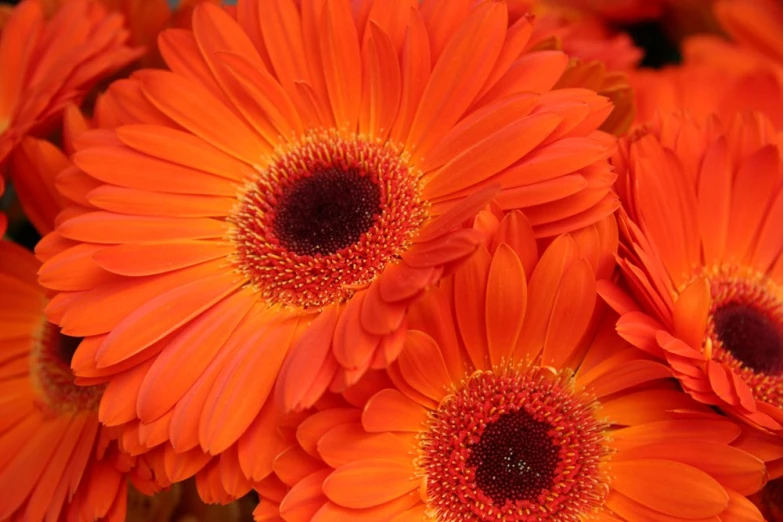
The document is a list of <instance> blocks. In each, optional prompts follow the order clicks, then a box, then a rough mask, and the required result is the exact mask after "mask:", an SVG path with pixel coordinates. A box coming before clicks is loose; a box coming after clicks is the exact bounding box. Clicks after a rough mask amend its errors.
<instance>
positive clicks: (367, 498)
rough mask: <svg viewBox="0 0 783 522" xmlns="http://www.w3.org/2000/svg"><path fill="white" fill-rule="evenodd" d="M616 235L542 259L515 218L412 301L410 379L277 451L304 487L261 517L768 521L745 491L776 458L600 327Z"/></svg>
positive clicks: (396, 378) (565, 242) (303, 428)
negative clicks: (601, 273)
mask: <svg viewBox="0 0 783 522" xmlns="http://www.w3.org/2000/svg"><path fill="white" fill-rule="evenodd" d="M485 217H486V216H485ZM610 230H611V225H607V228H606V229H603V232H604V234H605V233H606V232H608V231H610ZM604 234H602V233H601V230H599V229H598V228H593V229H592V230H590V231H588V232H586V235H580V236H579V237H575V238H571V237H569V236H561V237H559V238H557V239H555V240H554V241H553V242H552V243H551V244H550V246H549V247H548V248H547V249H546V251H545V252H544V253H543V255H542V256H541V258H540V259H537V257H538V256H537V255H536V248H535V242H534V240H533V237H532V234H530V226H529V224H528V223H526V221H525V218H524V216H522V215H521V214H519V213H512V214H510V215H507V216H506V217H505V218H503V219H502V220H501V221H500V223H499V224H498V228H497V234H496V235H495V236H494V237H493V240H492V241H491V244H490V247H489V249H485V248H484V247H482V248H481V249H479V250H478V251H477V253H476V254H475V256H474V257H472V258H471V260H470V261H468V263H466V264H465V265H463V267H462V268H460V270H458V271H457V272H456V273H455V275H454V276H453V279H450V280H447V281H444V282H443V283H442V284H441V286H440V288H439V289H438V290H435V291H433V292H431V293H429V294H428V295H427V297H426V298H425V299H423V300H422V301H420V302H418V303H417V304H416V305H415V306H414V308H413V309H412V311H411V330H409V331H408V333H407V335H406V342H405V349H404V350H403V352H402V354H401V355H400V357H399V359H398V360H397V361H396V362H395V363H394V364H393V365H391V366H390V368H389V370H388V377H389V378H390V379H391V381H392V382H393V386H391V387H383V386H381V388H382V389H381V390H380V391H375V389H374V388H375V387H374V386H372V385H369V383H363V385H362V387H361V388H362V389H361V390H360V391H358V392H357V393H352V392H351V399H352V400H353V401H355V400H356V398H357V397H362V398H363V399H362V400H361V401H360V402H359V404H358V406H356V407H353V406H352V405H339V404H337V405H335V406H333V407H331V408H324V409H322V410H320V411H317V412H313V413H311V414H310V415H309V416H308V417H306V418H305V419H304V420H303V421H301V422H300V423H299V424H298V427H297V429H296V432H295V438H294V437H290V438H288V439H287V442H288V445H287V447H285V449H284V450H283V451H282V452H279V453H277V456H276V457H275V458H274V460H273V467H274V469H275V472H276V475H277V477H278V478H279V481H280V482H282V483H283V484H285V485H287V486H289V487H290V491H288V492H287V493H286V494H285V495H284V496H283V497H282V498H280V497H279V494H277V492H276V491H275V490H272V492H271V493H270V492H268V491H267V490H260V491H259V494H260V495H261V497H262V500H261V504H260V505H259V507H258V509H257V511H256V520H283V521H287V522H293V521H300V520H311V521H314V522H316V521H317V522H326V521H332V520H334V521H336V520H395V521H403V520H404V521H412V522H413V521H416V522H418V521H422V522H424V521H433V522H435V521H437V522H454V521H462V520H465V521H467V520H470V521H477V522H480V521H487V522H489V521H497V520H503V521H508V522H513V521H519V522H521V521H525V522H538V521H551V522H558V521H573V520H593V519H595V520H606V521H616V522H619V521H628V522H639V521H642V520H663V519H665V520H671V521H685V520H691V519H693V517H695V516H698V517H699V518H701V519H705V518H709V517H718V516H721V517H722V516H727V517H729V516H730V515H731V513H733V512H734V511H735V510H739V511H742V512H743V513H745V516H746V520H749V521H750V520H754V521H759V522H760V521H761V520H762V517H761V515H760V514H759V513H758V511H757V510H756V509H755V508H754V507H753V506H752V505H751V504H750V503H749V502H748V501H747V499H745V498H744V497H743V495H745V494H750V493H753V492H755V491H757V490H758V489H759V488H760V487H761V486H762V485H763V484H764V482H765V472H764V463H763V462H762V461H761V460H759V459H758V458H756V457H754V456H753V455H752V454H750V453H748V452H746V451H744V450H742V449H740V448H737V447H734V446H732V443H733V442H734V441H735V440H736V439H737V438H738V437H739V436H740V434H741V430H740V428H739V427H738V426H736V425H735V424H734V423H732V422H731V421H729V420H727V419H725V418H723V417H720V416H718V415H717V414H715V413H712V412H710V410H709V409H708V408H706V407H704V406H701V405H699V404H698V403H696V402H695V401H693V400H692V399H690V398H689V397H688V396H687V395H686V394H684V393H682V392H680V391H677V390H675V389H673V388H672V387H671V386H670V385H669V383H668V382H667V380H668V379H667V377H669V376H670V372H669V370H668V369H667V368H666V367H665V366H664V365H662V364H660V363H658V362H655V361H653V360H650V359H649V358H647V357H646V356H645V355H644V354H643V353H642V352H640V351H638V350H635V349H634V348H632V347H630V346H628V345H627V344H625V343H623V342H622V341H621V340H620V339H619V338H618V337H617V335H616V333H615V332H614V329H613V320H609V321H606V320H605V321H603V322H602V323H601V324H600V325H599V327H598V329H597V332H596V333H595V335H590V329H588V326H589V325H590V324H591V322H592V321H591V320H592V319H593V304H594V303H595V300H596V294H595V278H594V277H595V276H594V270H595V268H596V267H597V266H600V265H599V263H598V262H597V261H596V259H602V258H603V257H604V255H605V254H606V253H611V252H612V250H613V249H612V247H613V246H616V243H615V244H614V245H613V244H612V241H605V242H602V241H600V239H601V238H602V237H603V238H604V239H606V237H604ZM607 237H612V235H611V234H608V236H607ZM614 237H615V238H616V236H614ZM596 240H598V241H597V242H596ZM506 241H509V242H510V243H507V242H506ZM598 245H601V246H598ZM607 318H609V317H607ZM609 319H611V318H609ZM376 387H377V386H376ZM349 392H350V389H349ZM651 484H654V485H655V487H651ZM728 519H729V518H727V520H728Z"/></svg>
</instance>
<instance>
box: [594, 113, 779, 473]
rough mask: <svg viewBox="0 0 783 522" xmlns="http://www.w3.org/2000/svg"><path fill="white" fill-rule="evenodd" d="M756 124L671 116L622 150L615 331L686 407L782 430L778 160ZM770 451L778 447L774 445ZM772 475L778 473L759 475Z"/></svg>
mask: <svg viewBox="0 0 783 522" xmlns="http://www.w3.org/2000/svg"><path fill="white" fill-rule="evenodd" d="M779 139H780V138H779V135H776V133H775V131H774V129H773V128H772V126H771V124H770V122H769V120H767V119H766V118H765V117H763V116H761V115H752V116H746V117H738V118H736V119H735V120H734V121H733V122H732V123H731V124H729V125H727V126H726V127H725V128H724V127H723V126H721V124H720V122H719V121H717V120H716V119H713V120H710V121H709V122H707V123H705V124H699V123H695V122H693V121H692V120H689V119H687V118H684V117H680V116H668V117H665V118H662V119H661V120H660V121H657V122H656V124H655V125H652V126H651V127H650V128H649V129H648V130H647V132H642V133H640V135H639V136H635V137H632V138H629V139H627V140H625V141H624V143H623V146H622V147H621V151H622V153H621V154H619V155H618V157H617V161H616V163H617V166H618V171H619V173H620V175H621V178H620V182H619V187H620V189H621V191H622V193H623V194H622V196H623V198H624V208H625V210H626V212H627V219H626V220H625V227H624V229H625V237H626V240H627V248H626V249H625V250H623V255H622V260H621V266H622V268H623V273H624V275H625V278H626V281H627V283H628V285H629V286H630V288H631V289H632V290H633V292H634V295H636V297H637V299H638V303H639V305H637V304H634V303H632V302H631V301H630V300H629V299H628V298H627V297H624V296H623V294H622V292H621V291H619V289H617V288H615V287H613V286H611V285H608V284H607V285H606V286H605V287H604V291H603V294H604V296H605V297H606V298H607V299H608V300H609V302H610V303H611V304H612V305H613V306H614V308H615V309H616V310H618V311H619V312H621V314H622V317H621V318H620V321H619V322H618V324H617V328H618V330H619V332H620V334H621V335H622V336H623V337H625V338H626V339H628V340H629V341H630V342H631V343H633V344H635V345H636V346H638V347H639V348H642V349H643V350H646V351H647V352H649V353H650V354H653V355H655V356H657V357H659V358H661V359H663V360H665V361H666V362H667V363H668V364H669V365H670V367H671V368H672V371H673V372H674V374H675V376H676V377H677V378H678V379H679V380H680V383H681V384H682V386H683V388H684V389H685V390H686V391H687V392H688V393H690V394H691V395H692V396H693V397H694V398H696V399H697V400H699V401H701V402H704V403H706V404H711V405H715V406H719V407H720V408H721V409H722V410H723V411H724V412H726V413H728V414H730V415H732V416H736V417H739V418H742V419H744V420H745V421H747V422H749V423H751V424H752V425H755V426H759V427H761V428H764V429H768V430H772V431H775V432H778V433H783V235H781V234H780V223H781V219H783V159H781V149H780V145H781V144H780V141H779ZM779 444H781V442H779ZM770 473H771V474H773V475H779V474H781V473H783V466H781V465H780V463H778V465H777V466H775V467H774V468H771V469H770Z"/></svg>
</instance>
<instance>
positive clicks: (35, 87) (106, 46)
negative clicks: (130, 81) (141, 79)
mask: <svg viewBox="0 0 783 522" xmlns="http://www.w3.org/2000/svg"><path fill="white" fill-rule="evenodd" d="M121 27H122V17H121V16H119V15H111V14H107V13H106V11H105V10H104V9H103V8H102V7H101V6H100V5H97V4H95V3H93V2H91V1H89V0H74V1H71V2H68V3H67V4H66V5H64V6H63V7H62V8H61V9H60V10H58V11H57V13H56V14H55V16H54V17H53V18H52V19H51V20H48V21H46V20H44V13H43V9H42V6H41V3H40V2H39V1H38V0H24V1H22V2H21V3H20V4H19V5H18V6H17V7H16V8H15V9H14V11H13V13H12V14H11V17H10V19H9V20H8V21H7V22H6V25H5V27H4V28H3V31H2V35H0V78H2V80H1V81H0V167H2V165H3V163H4V161H5V159H6V158H7V156H8V154H9V153H10V152H11V150H12V149H13V148H14V146H15V145H16V144H17V143H18V142H19V140H21V139H22V137H23V136H25V135H27V134H36V135H41V134H45V133H47V132H49V131H51V130H53V129H54V128H55V127H56V124H57V123H58V121H57V120H58V118H59V116H60V113H61V111H62V109H63V107H64V106H65V105H66V104H67V103H69V102H71V101H76V102H79V101H80V100H81V98H82V97H83V96H84V95H85V94H86V93H87V91H88V90H89V89H90V88H91V87H92V86H94V85H95V84H96V82H98V81H99V80H100V79H102V78H104V77H105V76H107V75H109V74H111V73H113V72H115V71H117V70H118V69H120V68H122V67H123V66H125V65H127V64H128V63H130V62H132V61H133V60H135V59H136V58H138V56H139V55H140V50H136V49H131V48H130V47H128V46H127V45H126V40H127V37H128V34H127V32H126V31H123V30H122V29H121Z"/></svg>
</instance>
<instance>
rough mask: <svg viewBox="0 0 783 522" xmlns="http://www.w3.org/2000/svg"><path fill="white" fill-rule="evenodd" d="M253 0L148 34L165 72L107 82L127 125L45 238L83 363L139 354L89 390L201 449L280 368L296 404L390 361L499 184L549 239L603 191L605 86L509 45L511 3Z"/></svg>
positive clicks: (502, 198)
mask: <svg viewBox="0 0 783 522" xmlns="http://www.w3.org/2000/svg"><path fill="white" fill-rule="evenodd" d="M261 5H262V4H261V3H260V2H258V1H252V0H248V1H240V2H239V4H238V6H237V9H236V16H237V19H236V20H235V19H234V18H232V17H231V16H230V14H227V13H226V12H225V11H223V10H221V9H219V8H217V7H215V6H212V5H207V4H205V5H200V6H199V7H197V8H196V9H195V11H194V18H193V32H192V33H191V32H188V31H185V30H170V31H167V32H165V33H164V34H163V36H162V38H161V50H162V53H163V55H164V58H165V59H166V60H167V62H168V64H169V66H170V67H171V68H172V72H163V71H142V72H139V73H137V74H136V75H135V76H134V77H133V78H132V79H130V80H126V81H124V82H122V91H123V92H122V93H121V94H122V96H124V97H125V98H124V99H126V100H131V99H132V100H134V101H133V103H122V104H120V105H121V106H122V109H123V110H124V111H125V112H126V113H128V112H135V113H136V115H137V116H136V117H137V120H136V121H139V122H141V123H140V124H135V125H123V126H120V127H118V128H116V129H115V130H112V131H107V130H98V131H89V132H86V133H84V134H83V135H82V137H80V139H79V140H78V141H79V144H77V148H78V149H79V150H78V151H77V152H76V154H74V156H73V162H74V164H75V165H76V167H78V169H81V172H80V171H71V172H68V173H67V174H64V175H62V176H60V178H58V182H60V180H63V181H62V183H65V180H66V179H67V180H69V184H68V187H69V190H71V191H70V192H69V197H70V199H72V200H74V201H77V202H78V203H79V206H78V207H71V208H69V209H66V211H65V215H64V217H62V219H61V220H60V222H59V223H58V227H57V230H56V232H55V233H54V234H52V235H50V236H48V237H47V238H46V239H44V241H43V245H42V247H41V249H39V252H41V253H42V255H43V256H44V257H47V258H48V259H47V261H46V263H45V264H44V267H43V268H42V270H41V273H40V280H41V282H42V284H44V285H45V286H47V287H49V288H50V289H52V290H56V291H58V295H56V296H55V297H54V298H53V299H52V302H51V304H50V306H49V307H48V310H47V311H48V313H49V316H50V317H51V318H52V320H54V321H56V322H57V323H58V324H60V325H61V326H62V327H63V331H64V332H65V333H67V334H68V335H74V336H80V337H84V338H85V340H84V341H83V342H82V344H81V345H80V347H79V349H78V350H77V352H76V354H75V356H74V362H73V367H74V369H75V371H76V373H77V375H80V376H84V377H88V376H89V377H91V378H96V379H98V378H102V379H104V380H109V381H112V382H115V381H121V382H126V381H124V380H122V378H123V377H124V376H128V375H129V374H130V373H129V372H131V371H133V372H136V373H134V375H135V376H136V377H137V378H138V381H134V382H138V383H139V388H138V393H136V392H135V391H133V392H129V393H125V394H123V393H122V392H121V391H120V390H121V389H122V387H121V386H120V385H119V384H118V385H117V389H118V393H117V394H116V395H115V396H114V397H113V399H112V400H111V402H108V401H107V399H106V396H104V402H103V403H102V410H105V411H106V412H107V414H109V412H110V411H111V410H112V409H113V408H119V409H122V410H123V411H125V409H126V405H127V404H134V403H135V409H132V411H133V412H137V414H138V416H139V419H140V421H141V422H142V423H145V424H149V423H153V422H156V421H157V420H159V419H162V418H164V417H166V416H167V415H171V416H172V418H171V426H170V429H169V434H170V435H171V437H172V438H173V439H175V438H177V437H180V436H182V437H184V438H187V439H188V440H190V441H192V439H193V438H194V437H196V438H197V439H198V441H199V444H200V446H201V448H202V449H203V450H205V451H207V452H209V453H211V454H217V453H220V452H222V451H224V450H226V449H227V448H229V447H231V445H232V444H234V443H235V442H239V444H240V448H241V447H242V446H241V445H242V444H243V442H242V437H243V434H245V433H246V431H247V430H248V428H249V426H251V424H252V423H253V422H254V419H256V418H257V416H258V414H259V412H260V411H261V409H262V407H263V406H264V404H265V403H266V402H267V398H268V397H269V395H270V392H271V391H272V388H273V387H274V386H275V382H276V380H277V377H278V373H281V374H282V378H281V379H280V380H279V382H278V384H277V392H278V395H279V398H280V400H281V401H282V404H283V405H284V406H285V408H287V409H290V408H295V407H302V406H308V405H310V404H313V403H314V402H315V401H316V400H317V399H318V397H319V396H321V395H322V394H323V392H324V391H325V390H327V389H328V388H330V387H331V388H333V389H335V390H340V389H343V388H345V387H346V386H347V385H349V384H351V383H353V382H356V381H357V380H358V379H359V378H360V377H361V375H363V374H364V373H365V372H366V371H368V369H371V368H381V367H384V366H386V365H388V364H389V363H390V362H391V361H392V360H394V359H395V358H396V357H397V355H398V353H399V351H400V350H401V349H402V344H403V340H404V333H405V330H406V328H407V327H406V321H407V320H406V313H407V309H408V307H409V305H410V304H411V303H412V302H413V301H415V300H416V299H418V298H419V297H420V296H421V295H422V294H423V292H424V291H425V290H426V289H427V288H428V287H429V286H430V285H432V284H433V283H435V282H436V281H438V280H439V279H440V278H441V277H442V276H443V275H444V274H447V273H449V272H450V271H452V270H453V268H454V266H456V264H457V263H460V262H462V260H464V259H465V258H466V257H468V256H469V255H470V254H471V253H472V252H473V251H474V250H475V249H476V246H477V244H478V243H479V242H480V241H481V239H482V237H483V234H482V233H481V232H479V231H477V230H474V229H472V228H470V220H471V218H472V217H473V216H474V215H475V213H476V212H477V211H478V210H479V209H480V208H482V207H484V206H485V205H486V204H487V202H488V201H489V200H490V198H492V197H493V196H494V197H495V198H496V200H497V202H498V204H499V206H500V207H502V208H505V209H510V208H520V207H521V208H526V209H527V211H528V214H529V219H530V221H531V223H532V224H533V227H534V230H535V234H536V235H537V236H542V237H544V236H551V235H553V234H558V233H560V232H563V231H567V230H572V229H575V228H579V227H582V226H585V225H589V224H591V223H594V222H596V221H597V220H600V219H601V218H603V217H605V216H606V215H608V214H610V213H611V212H612V211H613V209H614V208H615V206H616V198H615V196H614V195H613V194H612V192H611V190H610V186H611V184H612V183H613V180H614V174H613V173H612V172H611V170H610V168H609V166H608V162H606V161H605V159H604V158H605V157H606V156H607V154H608V150H609V147H610V146H611V145H612V144H613V140H612V139H610V138H609V137H608V136H607V135H606V134H604V133H602V132H598V131H596V129H597V128H598V127H599V126H600V125H601V123H602V122H603V121H604V119H605V118H606V116H607V115H608V114H609V112H610V111H611V109H612V107H611V105H610V104H609V103H608V102H607V101H606V100H605V99H604V98H601V97H599V96H597V95H596V94H595V93H594V92H592V91H588V90H585V89H562V90H550V89H551V87H552V86H553V85H554V83H555V82H557V80H558V78H560V76H561V75H562V74H563V71H564V70H565V68H566V67H567V64H568V58H567V56H565V55H564V54H562V53H559V52H552V51H541V52H523V49H524V48H525V45H526V43H527V41H528V39H529V37H530V34H531V33H532V27H531V25H530V21H529V20H527V19H525V20H520V21H519V22H518V23H517V24H514V25H512V26H511V27H509V26H508V17H507V13H506V10H505V6H504V5H503V4H501V3H497V2H492V1H490V2H484V3H481V4H480V5H479V6H477V7H475V8H474V9H470V10H463V11H460V10H459V9H456V8H455V10H454V11H453V12H452V11H448V10H446V11H444V10H443V9H440V6H443V5H444V4H441V3H440V2H425V3H424V4H423V5H422V7H421V9H419V7H418V2H415V1H412V2H404V3H403V2H400V3H393V4H392V3H388V2H376V3H371V4H368V5H369V11H368V12H366V13H364V14H363V15H362V17H361V18H354V14H353V13H352V12H351V9H350V5H349V3H348V2H347V1H345V0H310V1H305V2H302V6H301V8H300V7H295V6H294V4H293V3H291V2H286V1H282V0H281V1H279V2H275V3H274V6H273V8H272V7H270V9H271V11H270V12H273V13H276V14H275V15H274V16H268V17H266V16H265V17H259V13H258V11H259V9H260V7H261ZM263 5H264V6H266V5H267V4H266V3H264V4H263ZM446 5H449V6H451V5H452V4H446ZM455 5H456V4H455ZM436 6H437V7H436ZM479 49H480V50H481V52H476V50H479ZM110 90H111V89H110ZM111 103H112V102H111V100H110V101H109V102H108V105H111ZM115 108H118V107H115ZM118 112H119V111H118ZM145 365H146V366H145ZM136 377H134V378H136ZM109 386H110V387H111V384H110V385H109ZM107 393H108V392H107ZM249 436H250V435H248V437H249ZM243 455H246V454H245V453H244V452H240V459H242V458H245V457H244V456H243ZM248 458H253V456H252V454H251V455H249V456H248ZM243 465H244V464H243Z"/></svg>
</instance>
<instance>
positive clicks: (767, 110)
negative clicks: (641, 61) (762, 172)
mask: <svg viewBox="0 0 783 522" xmlns="http://www.w3.org/2000/svg"><path fill="white" fill-rule="evenodd" d="M714 11H715V15H716V18H717V20H718V23H719V24H720V27H721V29H722V30H724V31H725V32H727V33H729V35H730V36H731V38H732V39H731V40H730V41H729V40H726V39H724V38H720V37H717V36H714V35H703V34H699V35H694V36H691V37H690V38H688V39H686V40H685V41H684V42H683V44H682V55H683V60H682V64H679V65H676V66H668V67H665V68H663V69H661V70H653V69H638V70H636V71H633V72H631V73H629V76H630V83H631V85H632V86H633V89H634V92H635V96H636V101H637V113H636V118H637V120H636V121H637V122H638V123H643V122H647V121H651V120H652V119H653V117H654V115H655V113H656V112H657V111H660V112H663V113H665V112H674V111H682V110H687V111H688V112H689V113H690V114H691V115H692V116H693V117H694V118H697V119H706V118H707V117H709V116H710V115H712V114H717V115H718V116H720V117H721V118H722V119H724V120H729V119H730V118H732V117H733V116H734V115H736V114H739V113H742V112H748V111H758V112H763V113H764V114H765V115H766V116H767V117H768V118H770V119H771V120H772V123H773V124H774V125H775V128H776V129H781V128H783V108H782V107H783V54H782V53H781V51H780V49H782V48H783V36H781V35H783V7H781V6H780V4H779V3H778V2H775V1H774V0H772V1H770V0H748V1H737V0H720V1H717V2H716V3H715V6H714Z"/></svg>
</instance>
